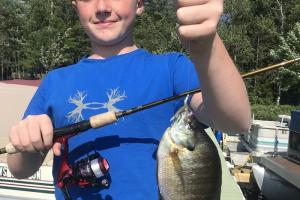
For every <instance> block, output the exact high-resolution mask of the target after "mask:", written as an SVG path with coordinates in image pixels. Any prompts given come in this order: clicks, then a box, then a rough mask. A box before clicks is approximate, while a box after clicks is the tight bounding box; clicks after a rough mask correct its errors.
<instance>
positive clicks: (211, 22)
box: [176, 0, 223, 45]
mask: <svg viewBox="0 0 300 200" xmlns="http://www.w3.org/2000/svg"><path fill="white" fill-rule="evenodd" d="M222 13H223V0H177V13H176V14H177V20H178V23H179V27H178V34H179V36H180V38H181V39H182V40H183V41H190V40H193V41H195V42H196V41H198V42H200V43H201V44H202V45H203V44H205V43H207V44H209V43H211V40H212V39H213V38H214V37H215V35H216V32H217V25H218V22H219V20H220V17H221V15H222Z"/></svg>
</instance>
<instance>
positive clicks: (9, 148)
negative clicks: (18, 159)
mask: <svg viewBox="0 0 300 200" xmlns="http://www.w3.org/2000/svg"><path fill="white" fill-rule="evenodd" d="M1 151H3V152H1V154H2V153H8V154H13V153H18V152H19V151H18V150H17V149H16V148H15V147H14V146H13V145H12V144H11V143H8V144H7V145H6V146H5V147H4V148H2V149H1Z"/></svg>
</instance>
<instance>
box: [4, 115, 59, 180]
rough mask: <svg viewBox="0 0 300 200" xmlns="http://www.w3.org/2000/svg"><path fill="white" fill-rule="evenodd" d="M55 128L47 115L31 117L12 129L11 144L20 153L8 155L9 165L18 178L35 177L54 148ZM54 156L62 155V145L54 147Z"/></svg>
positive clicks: (57, 144) (56, 144)
mask: <svg viewBox="0 0 300 200" xmlns="http://www.w3.org/2000/svg"><path fill="white" fill-rule="evenodd" d="M52 139H53V126H52V122H51V119H50V118H49V117H48V116H47V115H44V114H43V115H30V116H27V117H26V118H25V119H23V120H21V121H20V122H19V123H17V124H16V125H15V126H13V127H12V128H11V131H10V134H9V141H10V143H11V144H12V145H13V146H14V147H15V148H16V149H17V150H18V151H19V153H15V154H8V155H7V164H8V167H9V170H10V172H11V173H12V174H13V176H14V177H16V178H19V179H21V178H27V177H29V176H31V175H33V174H34V173H35V172H36V171H37V170H38V169H39V167H40V166H41V165H42V163H43V161H44V159H45V157H46V155H47V152H48V150H49V149H50V148H51V147H52V143H53V142H52ZM52 149H53V153H54V155H60V144H59V143H55V144H54V145H53V147H52Z"/></svg>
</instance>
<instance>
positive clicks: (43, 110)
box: [23, 76, 50, 119]
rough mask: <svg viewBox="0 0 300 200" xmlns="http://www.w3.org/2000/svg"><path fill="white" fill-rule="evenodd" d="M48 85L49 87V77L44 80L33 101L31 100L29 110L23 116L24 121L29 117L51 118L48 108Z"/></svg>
mask: <svg viewBox="0 0 300 200" xmlns="http://www.w3.org/2000/svg"><path fill="white" fill-rule="evenodd" d="M48 85H49V77H48V76H46V77H45V78H44V79H43V80H42V82H41V84H40V86H39V87H38V89H37V90H36V92H35V94H34V95H33V97H32V99H31V100H30V102H29V104H28V106H27V109H26V110H25V113H24V115H23V119H24V118H26V117H27V116H28V115H40V114H47V115H49V116H50V109H49V108H48V106H47V87H48Z"/></svg>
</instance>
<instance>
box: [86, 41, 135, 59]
mask: <svg viewBox="0 0 300 200" xmlns="http://www.w3.org/2000/svg"><path fill="white" fill-rule="evenodd" d="M136 49H137V46H136V45H135V44H134V43H131V44H127V45H121V46H119V45H116V46H109V45H108V46H106V45H101V46H100V45H97V44H93V43H92V54H91V55H90V56H89V58H92V59H105V58H108V57H111V56H115V55H121V54H126V53H129V52H132V51H134V50H136Z"/></svg>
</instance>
